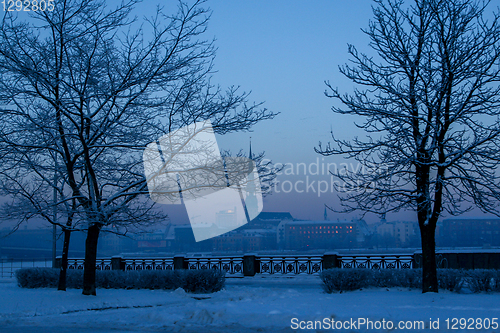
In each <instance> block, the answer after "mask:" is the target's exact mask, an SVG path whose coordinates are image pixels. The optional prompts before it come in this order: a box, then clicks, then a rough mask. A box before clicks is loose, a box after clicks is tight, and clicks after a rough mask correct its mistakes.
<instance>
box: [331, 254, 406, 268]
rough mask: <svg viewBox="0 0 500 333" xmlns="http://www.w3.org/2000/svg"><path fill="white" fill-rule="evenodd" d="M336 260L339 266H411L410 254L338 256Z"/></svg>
mask: <svg viewBox="0 0 500 333" xmlns="http://www.w3.org/2000/svg"><path fill="white" fill-rule="evenodd" d="M337 260H339V262H340V268H371V269H386V268H395V269H410V268H413V256H412V255H380V256H378V255H373V256H372V255H366V256H338V257H337Z"/></svg>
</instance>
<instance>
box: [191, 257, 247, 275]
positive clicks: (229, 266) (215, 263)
mask: <svg viewBox="0 0 500 333" xmlns="http://www.w3.org/2000/svg"><path fill="white" fill-rule="evenodd" d="M185 260H186V261H187V268H188V269H209V268H213V269H220V270H225V271H226V276H235V277H236V276H243V257H219V258H186V259H185Z"/></svg>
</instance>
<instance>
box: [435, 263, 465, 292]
mask: <svg viewBox="0 0 500 333" xmlns="http://www.w3.org/2000/svg"><path fill="white" fill-rule="evenodd" d="M465 275H466V274H465V272H464V270H462V269H451V268H445V269H438V270H437V279H438V287H439V289H446V290H449V291H454V292H460V290H461V289H462V287H463V286H464V282H465Z"/></svg>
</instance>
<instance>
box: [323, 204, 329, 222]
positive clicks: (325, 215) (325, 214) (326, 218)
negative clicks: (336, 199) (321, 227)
mask: <svg viewBox="0 0 500 333" xmlns="http://www.w3.org/2000/svg"><path fill="white" fill-rule="evenodd" d="M323 217H324V219H325V221H328V212H327V211H326V205H325V213H324V215H323Z"/></svg>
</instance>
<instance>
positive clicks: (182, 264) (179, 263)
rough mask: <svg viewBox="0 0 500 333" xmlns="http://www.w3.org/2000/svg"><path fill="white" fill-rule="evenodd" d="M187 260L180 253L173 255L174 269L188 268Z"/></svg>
mask: <svg viewBox="0 0 500 333" xmlns="http://www.w3.org/2000/svg"><path fill="white" fill-rule="evenodd" d="M188 268H189V267H188V261H187V260H186V257H184V256H183V255H182V254H178V255H175V256H174V269H188Z"/></svg>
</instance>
